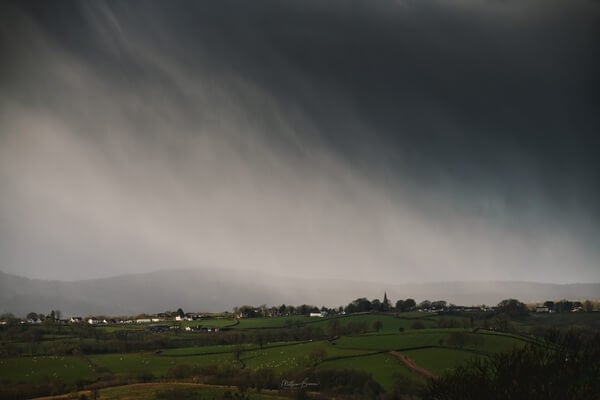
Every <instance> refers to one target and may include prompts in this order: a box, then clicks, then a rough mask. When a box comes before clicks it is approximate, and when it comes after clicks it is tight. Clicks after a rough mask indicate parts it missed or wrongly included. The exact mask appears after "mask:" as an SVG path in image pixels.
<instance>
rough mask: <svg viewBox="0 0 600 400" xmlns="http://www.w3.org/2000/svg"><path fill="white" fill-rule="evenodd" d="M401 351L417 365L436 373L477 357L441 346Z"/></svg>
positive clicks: (449, 369) (441, 372)
mask: <svg viewBox="0 0 600 400" xmlns="http://www.w3.org/2000/svg"><path fill="white" fill-rule="evenodd" d="M402 353H403V354H405V355H407V356H408V357H410V358H412V359H413V360H414V361H415V363H416V364H417V365H418V366H420V367H423V368H426V369H428V370H430V371H431V372H433V373H434V374H436V375H441V374H443V373H444V372H447V371H451V370H453V369H454V368H456V367H457V366H458V365H459V364H462V363H464V362H465V361H467V360H469V359H471V358H473V357H477V356H476V355H474V354H473V353H470V352H468V351H464V350H455V349H443V348H428V349H419V350H408V351H403V352H402Z"/></svg>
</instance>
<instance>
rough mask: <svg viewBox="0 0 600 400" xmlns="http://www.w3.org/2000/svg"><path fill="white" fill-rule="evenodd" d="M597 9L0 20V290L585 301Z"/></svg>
mask: <svg viewBox="0 0 600 400" xmlns="http://www.w3.org/2000/svg"><path fill="white" fill-rule="evenodd" d="M599 49H600V2H599V1H596V0H563V1H555V0H488V1H484V0H454V1H444V0H420V1H411V0H397V1H383V0H381V1H378V0H374V1H372V0H369V1H362V2H354V1H307V0H302V1H278V0H277V1H276V0H273V1H211V2H202V1H169V2H166V1H144V2H141V1H140V2H138V1H119V2H101V1H76V2H69V1H60V2H46V1H39V2H27V1H17V2H14V3H10V2H2V4H0V50H1V60H2V61H1V62H0V194H1V195H0V270H2V271H5V272H9V273H13V274H17V275H22V276H26V277H37V278H52V279H67V280H72V279H85V278H95V277H104V276H111V275H117V274H123V273H132V272H144V271H153V270H159V269H171V268H207V267H208V268H227V269H238V270H243V271H250V272H252V271H266V272H273V273H276V274H279V275H294V276H311V277H319V276H323V277H328V278H331V277H340V276H343V277H344V278H347V279H358V280H361V279H368V280H372V281H390V282H395V283H405V282H420V281H444V280H464V279H466V280H484V279H485V280H487V279H493V280H530V281H541V282H559V283H560V282H590V281H596V282H597V281H600V224H599V223H600V155H599V154H600V138H599V134H600V107H599V106H600V96H599V93H600V78H599V76H600V73H599V71H600V51H599Z"/></svg>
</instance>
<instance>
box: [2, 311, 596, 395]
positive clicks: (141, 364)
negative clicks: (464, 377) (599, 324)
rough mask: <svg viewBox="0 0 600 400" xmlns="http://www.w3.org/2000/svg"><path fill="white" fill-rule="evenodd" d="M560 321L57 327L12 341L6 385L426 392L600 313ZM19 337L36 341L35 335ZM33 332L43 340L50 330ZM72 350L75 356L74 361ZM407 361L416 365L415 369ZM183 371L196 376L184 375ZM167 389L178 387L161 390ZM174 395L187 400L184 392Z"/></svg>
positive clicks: (413, 319)
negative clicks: (288, 379) (288, 383)
mask: <svg viewBox="0 0 600 400" xmlns="http://www.w3.org/2000/svg"><path fill="white" fill-rule="evenodd" d="M553 317H555V316H554V315H550V314H546V315H541V316H540V315H532V316H530V317H529V318H527V319H520V320H517V321H511V323H512V327H513V329H514V328H515V327H516V328H518V329H521V331H520V332H515V333H502V332H498V331H491V330H485V329H482V325H481V321H480V322H479V326H478V327H477V328H476V329H472V328H470V326H471V325H473V324H474V320H473V317H472V316H463V315H436V314H432V313H416V312H413V313H403V314H400V315H394V314H391V313H387V314H383V313H379V314H377V313H363V314H356V315H343V316H339V317H325V318H309V317H306V316H294V317H275V318H245V319H241V320H240V321H239V323H236V321H234V320H232V319H226V318H218V319H204V320H199V321H186V322H184V323H174V324H178V325H183V326H185V325H204V326H220V327H223V326H230V327H231V329H229V330H226V331H220V332H210V333H208V332H182V331H179V332H173V331H169V332H163V333H153V332H150V331H148V330H146V329H145V328H146V327H144V326H140V325H137V324H135V325H124V326H115V327H106V326H101V327H100V326H99V327H88V326H83V327H74V328H72V329H69V328H68V327H65V326H63V327H56V328H52V327H49V328H46V329H47V330H48V332H47V334H45V335H43V336H38V337H39V338H41V339H40V340H37V341H35V340H31V338H32V337H34V336H32V335H31V334H29V335H24V336H19V335H14V334H13V335H12V336H5V337H4V339H3V340H2V342H0V346H1V347H0V349H2V350H3V351H4V353H5V354H6V353H8V352H13V353H14V352H20V353H21V356H18V357H14V356H2V357H0V383H1V384H2V385H3V386H4V387H10V385H13V384H14V385H38V386H37V387H38V388H43V387H44V386H43V385H44V384H47V383H49V382H63V383H64V384H65V385H66V386H60V385H59V386H56V387H58V388H59V390H74V389H73V388H76V387H82V385H84V386H85V385H90V384H95V383H94V382H113V383H110V384H112V385H114V384H119V383H121V384H122V383H126V382H148V381H150V382H153V384H152V385H127V386H118V387H113V388H103V389H101V396H100V398H101V399H113V398H125V399H138V398H139V399H141V398H150V399H152V398H156V396H157V395H159V392H160V391H161V390H167V389H168V390H175V389H177V390H183V392H181V393H179V394H181V395H182V396H186V398H190V399H205V398H206V399H208V398H215V397H217V398H220V397H222V396H223V395H224V393H225V391H227V389H224V388H220V387H215V386H203V387H201V386H198V385H195V386H193V385H192V386H185V385H183V386H177V385H179V384H183V383H182V382H181V381H180V382H179V383H175V382H172V380H173V379H175V378H174V377H178V378H177V379H180V377H186V378H185V379H187V380H188V381H192V380H194V382H197V381H196V379H200V380H199V382H205V381H203V380H202V379H203V378H200V377H198V376H197V374H205V373H208V372H207V371H212V372H210V374H217V373H220V372H219V371H224V373H227V374H230V375H231V374H232V372H231V371H236V370H238V371H240V373H239V375H240V376H248V377H249V378H248V379H250V385H251V387H252V384H253V383H252V382H253V381H252V379H255V378H254V377H255V376H256V377H260V376H262V375H260V374H261V373H263V372H264V371H270V372H265V373H266V375H265V376H270V377H271V378H269V379H271V381H270V383H269V386H263V387H271V388H274V387H277V386H278V383H277V382H276V380H277V379H285V378H283V377H285V376H288V375H290V376H297V377H298V376H300V377H302V376H307V375H306V374H309V375H310V374H311V372H310V371H313V372H314V373H317V372H316V371H323V372H324V373H329V372H328V371H330V370H347V369H353V370H357V371H363V372H366V373H367V374H370V376H372V378H373V379H374V380H375V381H376V382H377V383H379V385H380V386H381V387H382V388H383V389H384V390H385V391H390V390H392V389H393V388H395V387H397V381H398V379H404V381H403V382H413V383H414V384H416V385H422V384H424V383H425V381H426V378H425V376H424V375H423V374H425V373H426V372H427V371H429V372H430V373H432V374H434V375H442V374H444V373H447V372H451V371H453V370H454V369H456V368H457V366H459V365H462V364H464V363H465V362H467V361H469V360H471V359H474V358H484V359H487V357H489V356H491V355H493V354H496V353H500V352H506V351H510V350H511V349H514V348H516V347H522V346H525V345H526V344H528V343H534V344H536V343H537V344H539V343H542V339H539V338H538V339H534V338H533V337H532V336H530V333H529V332H531V331H533V330H535V329H539V327H540V326H543V327H546V326H550V325H551V324H553V323H554V324H556V325H560V326H568V327H570V326H587V327H589V326H594V324H595V323H596V321H597V318H596V317H597V315H596V314H593V313H590V314H587V315H583V314H574V313H572V314H571V313H569V314H564V315H560V316H557V317H556V318H555V319H552V318H553ZM482 318H486V316H482ZM595 318H596V319H595ZM377 321H378V322H380V323H381V326H379V327H378V328H379V329H375V328H376V327H375V323H376V322H377ZM475 322H476V321H475ZM234 323H235V325H233V324H234ZM415 324H417V325H418V326H417V325H415ZM334 325H336V326H337V327H338V328H339V332H341V335H340V336H333V337H332V336H331V332H332V326H334ZM442 326H459V327H458V328H441V327H442ZM486 326H487V325H486ZM345 328H348V329H346V330H344V329H345ZM18 329H19V330H21V331H23V332H27V329H28V327H26V326H25V327H19V328H18ZM32 329H35V330H38V331H40V330H43V329H44V327H34V328H32ZM359 332H364V333H362V334H361V333H359ZM313 338H314V339H313ZM115 345H119V346H121V347H122V348H125V349H128V351H125V352H117V351H115V350H113V351H107V350H109V349H111V348H119V346H117V347H115ZM111 346H113V347H111ZM71 349H74V350H73V352H71ZM150 349H151V350H150ZM60 351H67V352H68V354H65V355H62V356H56V355H47V354H52V353H53V352H60ZM391 351H396V352H399V353H400V354H402V355H404V356H406V357H408V358H409V359H410V360H412V362H414V363H415V365H416V367H413V366H412V365H410V362H411V361H406V360H401V359H400V358H398V357H396V356H394V355H392V354H391V353H390V352H391ZM405 361H406V362H408V363H409V365H408V366H407V365H406V364H405ZM182 366H184V367H182ZM182 368H183V370H184V371H187V372H186V373H187V374H188V375H180V374H179V373H178V372H177V371H181V370H182ZM419 368H421V369H424V370H425V372H423V371H422V370H419ZM203 371H204V372H203ZM227 371H229V372H227ZM190 374H191V375H190ZM194 374H195V375H194ZM252 374H257V375H252ZM233 375H237V373H235V374H233ZM211 376H212V375H211ZM234 378H235V377H234ZM165 379H166V380H169V382H168V383H165V382H162V383H160V384H158V383H157V381H164V380H165ZM185 379H184V380H185ZM213 379H216V378H213ZM257 379H258V378H257ZM360 379H362V378H360ZM369 379H370V378H369ZM274 380H275V381H274ZM211 382H215V381H211ZM216 382H221V381H218V380H217V381H216ZM232 382H234V381H232ZM228 384H232V385H233V386H232V387H233V389H231V388H229V389H228V390H230V391H231V390H234V391H235V390H237V389H236V384H235V383H228ZM169 385H172V386H169ZM173 385H174V386H173ZM19 387H21V386H19ZM61 387H62V388H63V389H60V388H61ZM165 388H166V389H165ZM182 388H183V389H182ZM184 389H185V390H184ZM35 390H37V389H35ZM39 390H49V389H39ZM187 391H191V392H189V393H188V392H187ZM184 392H185V393H184ZM192 392H193V393H192ZM36 393H39V391H38V392H36ZM0 394H1V393H0ZM171 395H174V396H178V394H177V393H175V392H174V393H171ZM160 396H162V394H160ZM160 396H159V397H160ZM261 396H262V397H261ZM261 396H259V395H258V394H256V393H251V396H250V398H256V399H263V398H274V397H273V393H267V394H263V395H261ZM0 397H2V396H0Z"/></svg>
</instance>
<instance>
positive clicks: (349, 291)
mask: <svg viewBox="0 0 600 400" xmlns="http://www.w3.org/2000/svg"><path fill="white" fill-rule="evenodd" d="M384 291H387V294H388V298H390V300H392V301H394V302H395V301H396V300H397V299H399V298H403V299H404V298H408V297H412V298H414V299H416V300H417V302H419V301H422V300H425V299H429V300H446V301H448V302H451V303H455V304H461V305H476V304H487V305H495V304H497V303H498V302H499V301H500V300H502V299H506V298H517V299H519V300H521V301H526V302H534V301H543V300H547V299H562V298H565V299H571V300H576V299H584V298H600V283H578V284H547V283H532V282H512V281H500V282H491V281H489V282H488V281H484V282H482V281H460V282H439V283H423V284H401V283H397V284H396V283H394V282H387V283H377V282H360V281H352V280H347V279H346V280H344V279H340V280H331V279H323V280H318V279H298V278H290V277H283V276H272V275H267V274H263V273H258V272H241V271H231V270H217V269H201V270H173V271H157V272H151V273H143V274H131V275H123V276H115V277H111V278H104V279H93V280H81V281H72V282H65V281H50V280H41V279H28V278H23V277H19V276H15V275H10V274H7V273H3V272H0V312H2V313H4V312H12V313H14V314H15V315H20V316H24V315H25V314H26V313H28V312H30V311H35V312H43V313H48V312H50V310H51V309H59V310H61V311H62V313H63V315H65V316H70V315H89V314H107V315H117V314H138V313H142V312H147V313H153V312H160V311H165V310H175V309H177V308H178V307H182V308H183V309H184V310H189V311H201V312H202V311H226V310H229V311H230V310H232V308H233V307H235V306H239V305H243V304H250V305H261V304H267V305H279V304H282V303H285V304H293V305H297V304H302V303H308V304H314V305H318V306H321V305H326V306H338V305H345V304H347V303H349V302H350V301H352V300H353V299H355V298H358V297H367V298H369V299H373V298H379V299H381V298H382V297H383V292H384Z"/></svg>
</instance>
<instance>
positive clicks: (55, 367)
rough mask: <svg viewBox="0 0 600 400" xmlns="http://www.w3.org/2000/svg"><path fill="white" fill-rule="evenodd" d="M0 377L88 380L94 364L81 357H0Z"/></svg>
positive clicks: (16, 379)
mask: <svg viewBox="0 0 600 400" xmlns="http://www.w3.org/2000/svg"><path fill="white" fill-rule="evenodd" d="M0 372H1V374H0V377H1V379H2V380H3V381H5V382H23V383H30V382H31V383H39V382H43V381H46V380H57V379H61V380H63V381H65V382H75V381H77V380H78V379H85V380H90V379H91V378H92V377H93V376H94V366H93V365H92V364H91V363H90V362H89V361H87V360H86V359H85V358H83V357H73V356H71V357H58V356H52V357H18V358H1V359H0Z"/></svg>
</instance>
